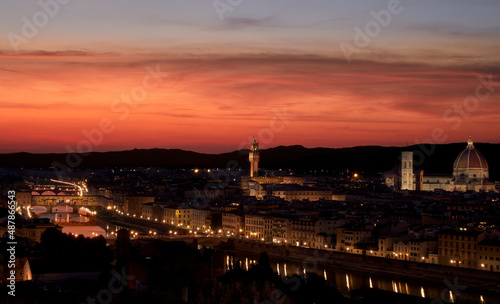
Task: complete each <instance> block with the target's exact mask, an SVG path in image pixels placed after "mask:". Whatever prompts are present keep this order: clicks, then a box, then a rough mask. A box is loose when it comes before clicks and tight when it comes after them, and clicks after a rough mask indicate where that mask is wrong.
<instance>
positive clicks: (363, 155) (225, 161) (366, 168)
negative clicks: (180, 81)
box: [0, 143, 500, 180]
mask: <svg viewBox="0 0 500 304" xmlns="http://www.w3.org/2000/svg"><path fill="white" fill-rule="evenodd" d="M474 145H475V146H476V148H477V149H478V150H479V151H480V152H481V153H482V154H483V155H484V157H485V158H486V160H487V161H488V164H489V168H490V179H491V180H500V157H499V156H500V144H482V143H474ZM465 146H466V144H465V143H457V144H446V145H434V146H433V151H430V152H432V153H428V152H427V151H428V150H425V149H422V147H419V146H408V147H380V146H360V147H352V148H339V149H333V148H305V147H303V146H278V147H275V148H270V149H265V150H261V152H260V164H259V166H260V167H262V168H269V169H279V168H282V169H295V170H309V169H330V170H332V169H333V170H345V169H350V170H357V171H360V172H361V171H362V172H367V173H376V172H385V171H389V170H391V169H392V168H394V167H395V166H396V165H397V164H398V158H399V156H400V154H401V151H416V152H415V157H414V162H415V168H416V169H423V170H424V171H425V172H427V173H442V174H451V173H452V171H453V162H454V161H455V158H456V157H457V156H458V154H459V153H460V152H461V151H462V150H463V149H465ZM425 147H427V148H428V149H429V148H431V147H430V146H428V145H426V146H425ZM422 156H423V157H422ZM66 157H67V154H31V153H10V154H0V167H17V168H21V167H23V168H48V167H51V166H52V164H53V162H59V163H60V164H64V165H67V162H66ZM81 159H82V161H81V164H79V165H78V166H77V168H115V167H167V168H193V167H200V168H215V167H218V168H224V167H228V166H230V167H233V168H234V167H242V168H245V169H246V168H248V167H249V163H248V150H239V151H233V152H230V153H222V154H204V153H197V152H192V151H184V150H179V149H147V150H145V149H134V150H130V151H119V152H92V153H89V154H88V155H86V156H81Z"/></svg>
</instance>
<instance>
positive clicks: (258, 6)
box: [0, 0, 500, 153]
mask: <svg viewBox="0 0 500 304" xmlns="http://www.w3.org/2000/svg"><path fill="white" fill-rule="evenodd" d="M51 1H56V0H46V1H45V2H47V3H48V2H51ZM391 1H395V0H390V1H363V2H360V3H357V4H353V3H350V2H349V1H326V0H314V1H311V2H310V3H308V4H307V5H306V4H304V3H302V2H301V1H298V0H290V1H288V2H286V3H287V5H285V2H284V1H277V2H275V3H266V2H265V1H260V0H256V1H252V2H251V1H243V2H242V3H241V5H239V6H237V7H234V8H233V10H232V11H227V12H225V13H224V16H223V18H222V19H221V18H220V16H219V15H218V13H217V11H216V9H214V7H213V5H212V1H208V2H207V4H206V5H200V4H198V5H195V4H190V3H185V1H177V0H175V1H174V0H171V1H150V2H148V5H139V4H137V3H135V2H134V1H122V2H120V3H122V5H121V6H120V5H116V2H114V1H107V2H105V3H101V2H99V1H93V0H91V1H87V2H86V3H85V4H83V3H78V2H71V1H70V2H69V3H68V4H65V5H62V4H61V5H59V8H58V11H57V13H56V14H54V16H53V17H51V18H50V19H49V20H48V21H47V24H46V26H43V27H40V28H38V29H37V30H38V31H37V33H36V35H34V37H32V38H30V39H26V40H27V42H26V43H24V42H23V43H19V45H18V48H17V49H13V46H12V41H11V40H9V38H8V37H9V34H10V33H14V34H16V35H21V34H22V30H23V24H24V21H23V17H26V18H27V19H28V20H31V19H30V18H32V16H34V15H35V14H36V13H37V12H39V11H40V10H41V8H40V6H39V5H38V4H37V3H31V4H28V3H9V5H6V4H5V3H2V4H0V9H2V10H1V11H2V12H9V14H5V16H2V17H5V18H4V20H5V26H4V27H3V28H2V29H1V31H2V32H1V34H2V35H0V37H3V38H2V39H0V71H1V72H0V89H1V92H2V93H3V94H2V96H1V99H0V108H1V109H2V113H3V119H2V120H1V121H0V128H1V131H2V133H1V139H2V146H1V148H0V153H12V152H31V153H65V152H68V147H69V149H72V150H76V149H77V146H78V144H79V143H80V142H81V141H85V140H87V137H86V136H85V135H84V133H85V132H91V131H92V130H94V129H96V128H99V125H100V123H101V122H102V121H103V120H105V121H106V122H108V123H109V124H110V125H111V126H110V130H108V131H109V132H107V133H102V140H98V142H99V143H97V144H93V145H92V150H91V151H96V152H103V151H121V150H130V149H134V148H138V149H149V148H167V149H184V150H190V151H196V152H204V153H223V152H230V151H234V150H238V149H239V148H242V147H243V148H247V146H249V144H250V141H249V138H252V137H253V136H254V135H255V136H257V137H258V138H257V139H258V140H259V142H260V143H261V146H262V147H275V146H279V145H285V146H289V145H302V146H305V147H331V148H341V147H353V146H365V145H380V146H406V145H413V144H415V143H419V142H428V141H429V139H432V138H433V132H436V130H438V131H439V132H438V133H439V134H440V136H438V137H439V138H441V139H444V140H443V142H439V143H452V142H464V143H465V142H466V141H467V139H468V136H469V134H472V135H473V139H474V141H475V142H490V143H499V142H500V134H498V132H497V130H499V129H500V54H499V53H498V52H497V51H496V50H498V48H499V47H500V39H499V36H498V28H500V20H498V18H497V16H498V13H499V12H500V3H495V2H493V1H490V2H483V3H481V4H471V3H467V2H461V1H459V2H457V1H443V2H442V3H439V4H431V3H406V2H405V1H401V2H400V4H399V6H398V8H399V10H398V13H397V14H396V13H395V14H393V15H392V16H390V22H387V23H388V24H387V26H383V25H380V24H379V27H380V33H378V34H377V35H374V37H372V38H370V41H369V43H368V44H367V45H366V46H363V47H359V45H358V47H359V48H358V49H359V52H358V51H356V52H354V53H352V54H350V56H349V60H346V59H347V58H346V54H345V53H344V52H343V51H342V48H341V47H340V45H341V44H342V43H348V44H349V45H351V46H356V43H355V42H356V30H355V28H356V27H359V28H360V29H362V30H363V31H365V28H366V25H367V24H369V22H373V21H374V20H376V18H375V17H374V16H375V15H377V14H378V13H379V12H381V11H382V10H388V5H389V3H391ZM51 3H56V2H51ZM450 9H453V12H454V14H455V15H453V16H447V15H446V14H444V12H447V11H449V10H450ZM479 15H480V16H481V18H479V17H478V16H479ZM387 16H388V15H387ZM457 16H458V17H457ZM457 19H460V22H459V21H457ZM89 20H92V22H89ZM12 37H13V36H12V35H11V36H10V38H12ZM151 70H153V72H151ZM166 73H168V75H167V74H166ZM148 75H149V76H148ZM490 77H491V78H490ZM478 86H481V87H480V88H479V89H478ZM141 88H142V89H141ZM144 93H145V94H146V95H144ZM134 94H136V98H135V99H134V98H133V97H131V96H132V95H134ZM137 94H143V95H137ZM478 94H479V95H478ZM137 96H139V97H137ZM471 96H472V97H471ZM471 98H475V99H471ZM283 118H285V120H283ZM111 129H112V130H111ZM441 133H442V134H441ZM243 144H246V146H242V145H243Z"/></svg>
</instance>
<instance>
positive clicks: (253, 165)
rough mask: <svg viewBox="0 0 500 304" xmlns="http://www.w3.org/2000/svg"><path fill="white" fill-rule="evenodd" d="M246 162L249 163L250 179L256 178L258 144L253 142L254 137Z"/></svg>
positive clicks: (257, 170)
mask: <svg viewBox="0 0 500 304" xmlns="http://www.w3.org/2000/svg"><path fill="white" fill-rule="evenodd" d="M248 160H249V161H250V177H254V176H257V174H258V172H259V143H258V142H257V141H256V140H255V137H254V138H253V143H252V144H251V145H250V153H249V154H248Z"/></svg>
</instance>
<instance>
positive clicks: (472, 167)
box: [453, 137, 489, 183]
mask: <svg viewBox="0 0 500 304" xmlns="http://www.w3.org/2000/svg"><path fill="white" fill-rule="evenodd" d="M488 175H489V174H488V163H487V162H486V159H485V158H484V156H483V155H482V154H481V153H480V152H479V151H478V150H476V148H474V144H473V142H472V137H469V140H468V142H467V147H466V148H465V150H463V151H462V152H461V153H460V154H459V155H458V157H457V158H456V159H455V163H454V164H453V176H454V177H455V180H456V181H460V180H461V181H464V182H466V183H469V182H482V180H483V179H487V178H488Z"/></svg>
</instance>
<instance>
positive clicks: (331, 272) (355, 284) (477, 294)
mask: <svg viewBox="0 0 500 304" xmlns="http://www.w3.org/2000/svg"><path fill="white" fill-rule="evenodd" d="M231 260H232V261H234V262H235V263H236V262H238V261H241V263H242V264H243V265H244V266H246V267H244V268H246V269H248V268H251V265H253V264H255V262H257V261H256V260H258V256H257V255H236V257H234V259H231ZM249 261H251V262H250V263H249ZM270 262H271V267H272V268H273V269H275V270H274V271H275V272H276V273H278V274H280V273H281V274H282V275H283V276H293V275H298V276H301V277H303V276H304V267H303V265H302V263H300V262H291V261H289V260H282V259H281V260H280V259H273V258H270ZM248 264H250V265H248ZM249 266H250V267H249ZM316 268H317V269H316V270H315V271H310V270H309V269H308V271H307V273H311V272H314V273H316V274H317V275H318V276H321V277H324V278H325V279H326V280H327V282H328V283H329V284H330V285H334V286H336V287H337V289H338V290H339V291H340V292H341V293H343V294H349V293H350V291H352V290H357V289H368V288H373V289H381V290H386V291H392V292H395V293H401V294H407V295H412V296H417V297H421V298H427V299H438V300H443V301H446V302H447V303H454V302H456V301H457V299H462V300H468V301H470V302H471V303H499V304H500V293H495V292H492V291H485V290H478V289H473V288H471V287H468V288H467V289H465V290H453V288H452V290H450V288H449V286H447V285H446V284H445V282H439V281H437V282H431V281H426V280H423V279H418V278H404V277H401V276H396V275H394V276H391V275H390V274H380V273H375V272H362V271H355V270H348V269H344V268H338V267H333V266H331V265H320V264H318V267H316ZM452 279H453V278H450V279H449V280H452ZM458 280H459V284H460V278H458ZM460 285H462V284H460ZM452 287H453V286H452ZM443 296H444V297H445V298H444V299H441V298H442V297H443Z"/></svg>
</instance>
